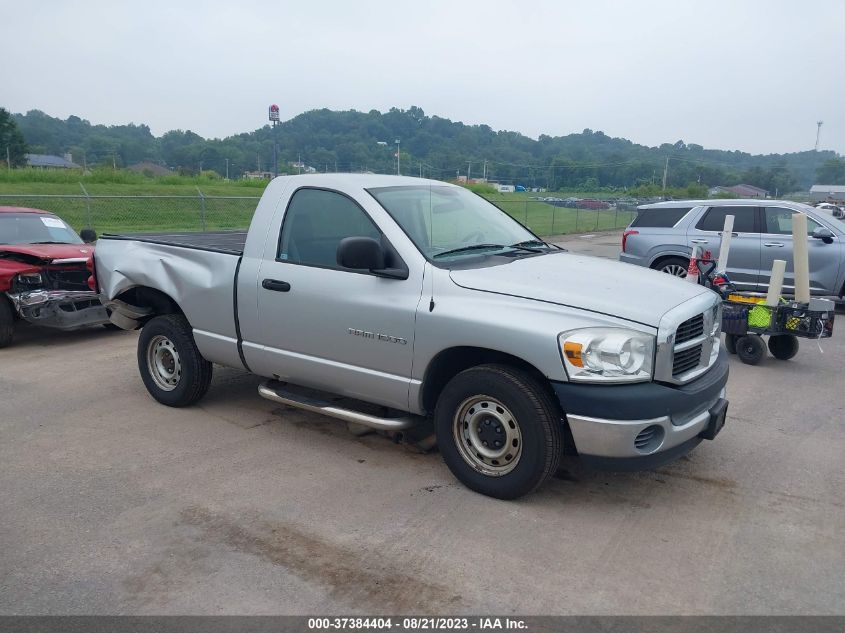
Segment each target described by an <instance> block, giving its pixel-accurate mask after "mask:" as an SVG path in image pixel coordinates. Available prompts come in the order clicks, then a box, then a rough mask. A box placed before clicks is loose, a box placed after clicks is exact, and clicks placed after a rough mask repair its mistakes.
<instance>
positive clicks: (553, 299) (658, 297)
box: [450, 253, 711, 327]
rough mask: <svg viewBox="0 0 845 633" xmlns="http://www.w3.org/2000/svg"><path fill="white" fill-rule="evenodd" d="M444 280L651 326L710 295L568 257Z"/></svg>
mask: <svg viewBox="0 0 845 633" xmlns="http://www.w3.org/2000/svg"><path fill="white" fill-rule="evenodd" d="M450 277H451V279H452V281H454V282H455V283H456V284H457V285H459V286H461V287H463V288H469V289H472V290H480V291H483V292H494V293H498V294H504V295H509V296H512V297H521V298H524V299H533V300H536V301H545V302H547V303H556V304H559V305H565V306H570V307H573V308H578V309H582V310H589V311H591V312H598V313H601V314H606V315H609V316H614V317H618V318H622V319H626V320H629V321H636V322H637V323H642V324H644V325H650V326H652V327H657V326H658V324H659V323H660V319H661V317H662V316H663V315H664V314H666V312H668V311H669V310H671V309H672V308H674V307H676V306H678V305H680V304H682V303H684V302H685V301H688V300H690V299H692V298H693V297H697V296H699V295H701V294H704V293H708V292H711V291H710V290H707V289H706V288H704V287H703V286H699V285H697V284H691V283H689V282H687V281H684V280H682V279H678V278H677V277H672V276H670V275H667V274H665V273H661V272H657V271H655V270H649V269H648V268H641V267H639V266H633V265H631V264H625V263H621V262H615V261H611V260H606V259H599V258H597V257H590V256H587V255H575V254H572V253H550V254H548V255H542V256H539V257H525V258H521V259H517V260H515V261H512V262H510V263H508V264H506V265H502V266H489V267H485V268H472V269H453V270H451V271H450Z"/></svg>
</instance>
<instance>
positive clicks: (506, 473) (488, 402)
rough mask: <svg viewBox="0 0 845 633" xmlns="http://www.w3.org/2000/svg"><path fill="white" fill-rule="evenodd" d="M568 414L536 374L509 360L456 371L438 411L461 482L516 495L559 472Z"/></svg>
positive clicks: (446, 450) (441, 439) (445, 451)
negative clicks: (457, 372)
mask: <svg viewBox="0 0 845 633" xmlns="http://www.w3.org/2000/svg"><path fill="white" fill-rule="evenodd" d="M561 418H562V415H561V413H560V410H559V408H558V406H557V404H556V403H555V402H554V401H553V400H552V398H551V396H550V395H549V394H548V393H547V392H546V390H545V389H543V387H542V385H540V384H539V383H538V382H537V381H536V380H535V379H534V378H532V377H531V376H529V375H528V374H527V373H525V372H523V371H521V370H518V369H516V368H513V367H508V366H504V365H480V366H478V367H473V368H470V369H467V370H465V371H463V372H461V373H460V374H458V375H457V376H455V377H454V378H453V379H452V380H451V381H449V383H448V384H447V385H446V387H445V388H444V389H443V392H442V393H441V394H440V397H439V398H438V400H437V406H436V408H435V413H434V425H435V431H436V433H437V444H438V446H439V447H440V452H441V454H442V455H443V459H444V461H445V462H446V465H447V466H448V467H449V470H451V471H452V473H453V474H454V475H455V477H457V478H458V479H459V480H460V481H461V483H463V484H464V485H465V486H467V487H468V488H471V489H472V490H475V491H476V492H480V493H481V494H485V495H488V496H490V497H496V498H498V499H516V498H517V497H521V496H523V495H525V494H528V493H530V492H532V491H533V490H535V489H536V488H537V487H539V486H540V485H541V484H542V483H543V482H544V481H545V480H546V479H548V477H550V476H551V475H552V474H554V472H555V470H556V469H557V467H558V464H559V462H560V456H561V452H562V432H561V431H562V420H561Z"/></svg>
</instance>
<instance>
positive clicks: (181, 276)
mask: <svg viewBox="0 0 845 633" xmlns="http://www.w3.org/2000/svg"><path fill="white" fill-rule="evenodd" d="M239 263H240V255H238V254H236V253H227V252H222V251H219V250H205V249H201V248H190V247H188V248H186V247H185V246H184V245H174V244H165V243H158V242H154V241H152V240H150V239H143V240H133V239H131V237H126V236H120V237H114V238H109V237H107V236H106V237H103V238H101V239H100V241H99V242H98V244H97V253H96V257H95V265H96V268H97V282H98V284H99V287H100V288H99V289H100V294H101V298H102V301H103V303H104V304H105V305H106V306H107V307H108V308H109V309H111V310H112V311H113V312H116V313H117V314H118V315H120V317H122V318H119V319H113V321H115V322H116V323H117V324H118V325H120V326H121V327H125V328H126V327H133V325H134V326H137V325H140V323H141V321H140V318H143V316H144V314H145V313H146V312H148V310H147V309H145V308H144V307H143V306H137V305H132V303H131V301H127V299H129V298H131V293H130V294H128V295H127V293H128V291H130V290H132V289H134V288H150V289H153V290H157V291H159V292H162V293H164V294H165V295H167V296H168V297H169V298H170V299H171V300H172V301H173V302H174V303H175V304H176V305H177V306H178V307H179V309H180V310H181V311H182V312H183V313H184V314H185V317H186V318H187V319H188V322H189V323H190V324H191V326H192V327H193V329H194V338H195V340H196V343H197V346H198V347H199V350H200V352H201V353H202V355H203V356H204V357H205V358H206V359H208V360H209V361H211V362H215V363H220V364H223V365H229V366H234V367H238V366H241V365H242V363H241V361H240V356H239V354H238V344H237V342H238V337H237V326H236V317H235V296H234V292H233V287H234V286H235V284H234V281H235V276H236V272H237V269H238V265H239ZM133 322H134V323H133Z"/></svg>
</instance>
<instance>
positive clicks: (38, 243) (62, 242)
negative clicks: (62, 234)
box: [27, 242, 69, 244]
mask: <svg viewBox="0 0 845 633" xmlns="http://www.w3.org/2000/svg"><path fill="white" fill-rule="evenodd" d="M27 244H69V242H27Z"/></svg>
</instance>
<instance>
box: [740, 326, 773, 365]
mask: <svg viewBox="0 0 845 633" xmlns="http://www.w3.org/2000/svg"><path fill="white" fill-rule="evenodd" d="M736 354H737V356H739V360H741V361H742V362H743V363H745V364H746V365H757V364H758V363H759V362H760V361H761V360H763V357H764V356H765V355H766V344H765V343H764V342H763V337H761V336H757V335H756V334H747V335H745V336H740V337H739V340H737V342H736Z"/></svg>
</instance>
